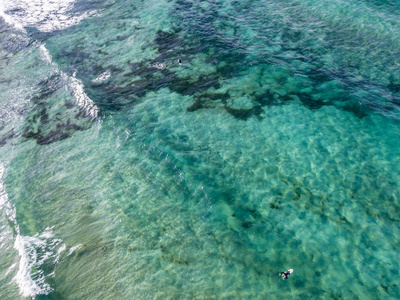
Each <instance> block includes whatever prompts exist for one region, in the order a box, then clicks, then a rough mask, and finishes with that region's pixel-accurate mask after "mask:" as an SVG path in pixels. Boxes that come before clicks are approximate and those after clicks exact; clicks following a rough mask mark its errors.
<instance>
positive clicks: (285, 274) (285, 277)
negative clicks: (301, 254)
mask: <svg viewBox="0 0 400 300" xmlns="http://www.w3.org/2000/svg"><path fill="white" fill-rule="evenodd" d="M292 273H293V269H289V270H287V271H285V272H280V273H279V276H282V279H283V280H285V279H288V276H289V275H290V274H292Z"/></svg>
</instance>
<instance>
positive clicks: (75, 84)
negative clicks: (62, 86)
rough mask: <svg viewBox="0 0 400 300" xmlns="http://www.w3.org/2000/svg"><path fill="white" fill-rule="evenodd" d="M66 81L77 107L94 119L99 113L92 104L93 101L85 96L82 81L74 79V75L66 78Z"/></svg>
mask: <svg viewBox="0 0 400 300" xmlns="http://www.w3.org/2000/svg"><path fill="white" fill-rule="evenodd" d="M66 76H67V75H66ZM67 80H68V87H69V90H70V92H71V94H72V96H73V97H74V98H75V99H76V101H77V103H78V106H79V107H80V108H81V109H83V110H84V111H85V112H86V114H87V115H88V116H90V117H92V118H96V117H97V115H98V113H99V109H98V107H97V106H96V105H95V104H94V103H93V100H92V99H90V98H89V96H88V95H86V93H85V90H84V86H83V83H82V81H80V80H79V79H78V78H76V77H75V74H74V75H73V76H68V77H67Z"/></svg>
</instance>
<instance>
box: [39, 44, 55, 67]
mask: <svg viewBox="0 0 400 300" xmlns="http://www.w3.org/2000/svg"><path fill="white" fill-rule="evenodd" d="M39 49H40V52H41V53H42V56H43V59H44V60H45V61H47V62H48V63H49V64H53V60H52V58H51V54H50V52H49V50H47V48H46V47H45V44H42V45H40V47H39Z"/></svg>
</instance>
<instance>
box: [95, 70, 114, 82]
mask: <svg viewBox="0 0 400 300" xmlns="http://www.w3.org/2000/svg"><path fill="white" fill-rule="evenodd" d="M110 76H111V73H110V72H109V71H106V72H104V73H102V74H100V75H99V76H98V77H97V78H95V79H93V80H92V83H95V84H98V83H102V82H104V81H106V80H107V79H108V78H110Z"/></svg>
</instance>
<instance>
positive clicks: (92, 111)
mask: <svg viewBox="0 0 400 300" xmlns="http://www.w3.org/2000/svg"><path fill="white" fill-rule="evenodd" d="M39 49H40V52H41V53H42V56H43V60H45V61H46V62H48V63H49V64H51V65H52V66H53V67H54V70H55V71H56V72H57V73H59V74H61V77H62V78H63V80H64V81H65V83H66V85H67V87H68V89H69V91H70V93H71V94H72V96H73V97H74V98H75V100H76V102H77V104H78V106H79V107H80V108H81V109H83V110H84V111H85V112H86V115H87V116H89V117H91V118H96V117H97V115H98V112H99V109H98V107H97V106H96V105H95V104H94V102H93V100H92V99H90V98H89V96H88V95H87V94H86V93H85V90H84V85H83V83H82V81H81V80H79V79H78V78H76V77H75V74H73V75H72V76H70V75H67V74H66V73H64V72H62V71H60V70H59V68H58V65H57V64H56V63H54V62H53V59H52V57H51V54H50V52H49V50H47V48H46V46H45V44H43V45H40V47H39ZM110 75H111V73H109V72H105V73H103V74H102V75H100V76H99V77H98V78H99V79H98V80H99V81H104V80H107V78H108V77H110ZM96 79H97V78H96ZM96 79H95V80H96Z"/></svg>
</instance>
